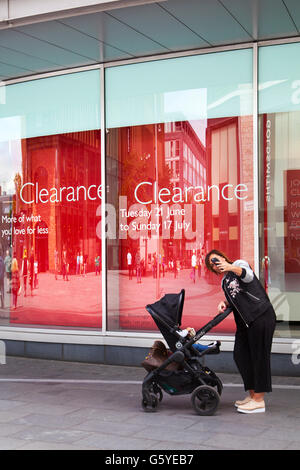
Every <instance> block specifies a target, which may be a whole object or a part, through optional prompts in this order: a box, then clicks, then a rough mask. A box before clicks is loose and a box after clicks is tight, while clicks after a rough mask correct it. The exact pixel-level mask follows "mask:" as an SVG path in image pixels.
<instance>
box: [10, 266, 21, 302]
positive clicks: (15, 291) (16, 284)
mask: <svg viewBox="0 0 300 470" xmlns="http://www.w3.org/2000/svg"><path fill="white" fill-rule="evenodd" d="M19 289H20V274H19V267H18V261H17V259H16V258H13V260H12V262H11V291H12V296H13V308H14V309H16V308H17V303H18V295H19Z"/></svg>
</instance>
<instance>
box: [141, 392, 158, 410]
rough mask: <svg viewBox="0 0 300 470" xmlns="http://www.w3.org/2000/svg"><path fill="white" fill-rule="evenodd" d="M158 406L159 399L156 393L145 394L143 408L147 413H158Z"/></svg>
mask: <svg viewBox="0 0 300 470" xmlns="http://www.w3.org/2000/svg"><path fill="white" fill-rule="evenodd" d="M157 406H158V398H157V396H156V395H155V394H154V393H148V392H147V393H145V392H144V393H143V398H142V408H143V410H144V411H146V412H147V413H152V412H154V411H156V408H157Z"/></svg>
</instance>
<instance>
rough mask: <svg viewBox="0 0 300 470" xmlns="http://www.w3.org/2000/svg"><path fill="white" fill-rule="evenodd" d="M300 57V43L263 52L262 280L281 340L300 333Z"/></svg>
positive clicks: (261, 78) (261, 145)
mask: <svg viewBox="0 0 300 470" xmlns="http://www.w3.org/2000/svg"><path fill="white" fill-rule="evenodd" d="M299 53H300V44H288V45H282V46H272V47H264V48H262V49H260V51H259V58H260V59H259V76H260V90H261V91H260V97H259V105H260V162H261V167H260V174H261V176H260V181H262V187H261V197H260V208H261V210H260V213H261V220H260V222H261V238H260V251H261V276H262V279H264V283H265V286H266V288H267V289H268V293H269V296H270V298H271V300H272V302H273V305H274V308H275V311H276V315H277V320H278V322H277V328H276V335H277V336H283V337H286V336H293V337H299V333H300V328H299V326H300V314H299V308H298V306H299V302H300V293H299V283H300V158H299V131H300V100H299V84H300V82H299V76H300V65H299V60H298V57H299ZM279 64H280V66H279Z"/></svg>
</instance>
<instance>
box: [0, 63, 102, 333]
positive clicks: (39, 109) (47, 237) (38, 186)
mask: <svg viewBox="0 0 300 470" xmlns="http://www.w3.org/2000/svg"><path fill="white" fill-rule="evenodd" d="M1 90H2V102H1V105H0V113H1V114H0V159H1V176H2V179H1V183H0V184H1V195H0V198H1V199H0V200H1V204H0V210H1V220H0V225H1V256H2V258H3V260H4V261H5V266H6V268H7V270H8V272H7V274H6V275H5V277H6V278H5V281H4V282H5V284H4V291H5V292H4V302H3V305H2V306H1V307H2V308H1V315H0V316H1V322H2V323H4V324H7V323H10V324H11V325H21V324H22V325H43V326H58V327H59V326H61V327H79V328H80V327H85V328H89V327H91V328H98V329H100V328H101V324H102V313H101V311H102V301H101V278H102V276H101V270H102V269H101V266H102V259H101V228H100V223H101V221H100V212H101V199H102V187H101V151H100V148H101V145H100V137H101V136H100V119H99V116H100V81H99V71H89V72H81V73H75V74H69V75H63V76H56V77H51V78H44V79H42V80H32V81H29V82H24V83H18V84H14V85H8V86H6V87H2V89H1ZM12 260H13V261H12ZM16 266H18V269H19V276H20V287H19V289H15V286H16V284H17V283H16V282H15V279H16V275H15V267H16ZM11 268H12V269H13V272H11ZM15 292H17V294H18V295H17V296H16V295H14V293H15Z"/></svg>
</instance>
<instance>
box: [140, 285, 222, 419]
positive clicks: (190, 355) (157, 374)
mask: <svg viewBox="0 0 300 470" xmlns="http://www.w3.org/2000/svg"><path fill="white" fill-rule="evenodd" d="M184 296H185V291H184V289H182V290H181V292H180V293H179V294H166V295H165V296H164V297H162V298H161V299H160V300H159V301H157V302H155V303H153V304H151V305H147V306H146V310H147V311H148V312H149V313H150V315H151V316H152V318H153V320H154V321H155V323H156V325H157V326H158V328H159V330H160V331H161V333H162V335H163V337H164V339H165V340H166V342H167V344H168V346H169V348H170V355H169V357H167V358H166V360H164V362H163V363H162V364H161V365H160V366H159V367H157V368H155V369H154V370H151V371H150V372H149V373H148V374H147V375H146V377H145V378H144V380H143V385H142V407H143V409H144V411H146V412H152V411H156V409H157V407H158V404H159V402H160V401H161V400H162V398H163V391H164V392H166V393H168V394H169V395H183V394H191V401H192V406H193V408H194V410H195V411H196V413H197V414H199V415H202V416H207V415H213V414H214V413H215V411H216V410H217V408H218V405H219V401H220V395H221V393H222V389H223V385H222V382H221V380H220V379H219V378H218V377H217V375H216V374H215V373H214V372H213V371H212V370H210V369H209V368H208V367H205V366H204V365H203V364H202V359H201V358H202V357H203V356H204V355H205V354H218V353H219V352H220V344H221V343H220V342H219V341H217V342H216V343H214V344H212V345H211V346H208V347H206V348H205V349H203V350H202V351H198V350H197V349H195V348H194V344H195V343H196V341H198V340H199V339H200V338H201V337H202V336H204V335H205V334H206V333H207V332H208V331H209V330H211V329H212V328H213V327H214V326H216V325H218V324H219V323H220V322H221V321H223V320H224V318H226V317H227V316H228V315H229V314H230V312H231V309H226V310H225V311H224V312H222V313H220V314H218V315H216V316H215V317H214V318H213V319H212V320H211V321H210V322H209V323H207V324H206V325H205V326H203V327H202V328H201V329H200V330H198V331H197V332H196V334H195V336H194V337H192V338H191V337H189V336H188V337H182V336H181V335H180V331H181V330H180V325H181V317H182V311H183V304H184ZM171 365H172V366H171ZM170 366H171V367H170ZM174 366H175V367H174ZM170 369H171V370H170Z"/></svg>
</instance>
